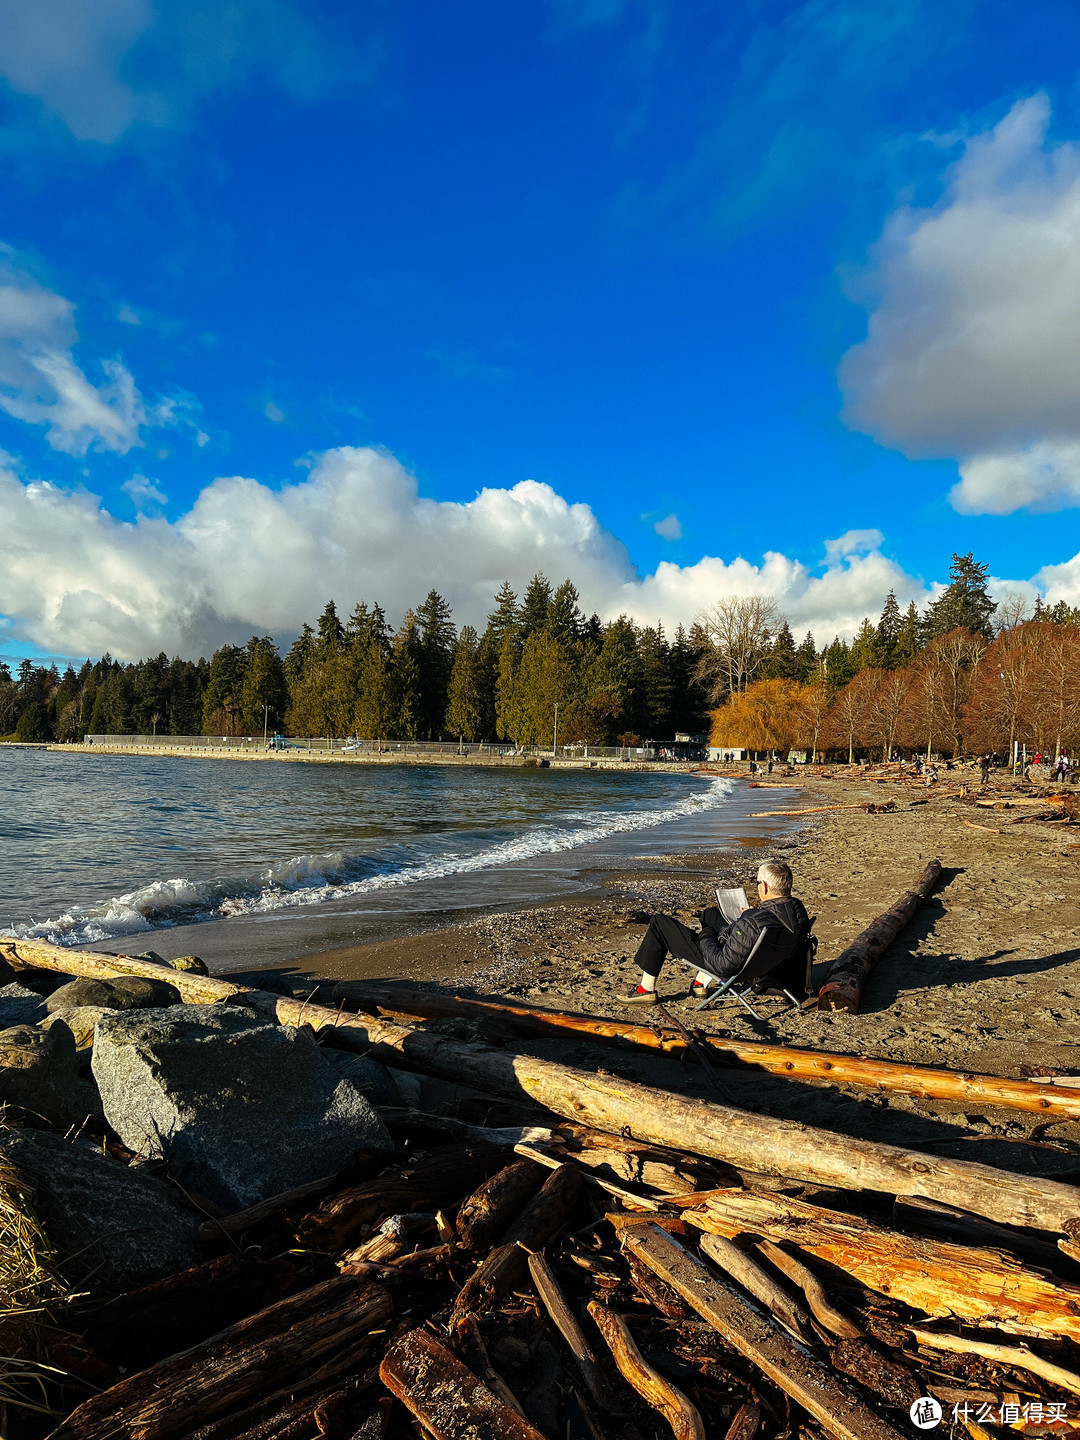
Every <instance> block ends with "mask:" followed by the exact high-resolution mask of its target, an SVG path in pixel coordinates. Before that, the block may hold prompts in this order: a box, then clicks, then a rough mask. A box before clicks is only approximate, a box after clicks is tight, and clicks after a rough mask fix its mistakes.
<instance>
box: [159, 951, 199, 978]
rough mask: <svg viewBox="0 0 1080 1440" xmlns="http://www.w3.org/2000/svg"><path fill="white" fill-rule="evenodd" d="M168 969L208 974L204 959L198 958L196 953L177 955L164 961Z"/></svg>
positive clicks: (193, 973) (191, 973)
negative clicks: (173, 958)
mask: <svg viewBox="0 0 1080 1440" xmlns="http://www.w3.org/2000/svg"><path fill="white" fill-rule="evenodd" d="M165 963H166V964H167V965H168V967H169V969H170V970H184V971H186V972H187V974H189V975H209V974H210V971H209V970H208V969H207V965H206V961H205V960H200V959H199V957H198V955H178V956H177V958H176V959H175V960H167V961H166V962H165Z"/></svg>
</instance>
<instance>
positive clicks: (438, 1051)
mask: <svg viewBox="0 0 1080 1440" xmlns="http://www.w3.org/2000/svg"><path fill="white" fill-rule="evenodd" d="M0 952H3V954H4V955H5V958H7V959H9V960H11V961H12V962H13V963H15V964H16V966H18V965H20V964H22V965H23V966H24V967H25V966H39V967H41V968H44V969H50V970H57V971H59V972H61V973H62V974H69V975H88V976H90V977H91V978H93V979H101V978H110V977H115V976H116V975H117V974H133V975H144V976H146V977H147V978H150V979H158V980H160V979H161V976H162V967H161V966H160V965H153V964H151V963H150V962H149V961H145V960H125V961H124V964H123V966H122V967H117V965H116V957H115V956H112V955H94V954H91V953H89V952H86V951H71V950H64V949H62V948H61V947H60V946H55V945H45V944H43V943H41V942H37V941H35V942H33V943H32V944H26V943H24V942H23V941H21V940H20V941H9V942H0ZM168 976H169V981H170V984H173V985H175V986H176V987H177V989H179V990H180V993H181V994H182V995H183V996H184V998H185V999H191V1000H193V1001H194V1002H195V1003H212V1002H213V1001H217V1000H226V999H235V998H236V997H240V996H245V997H246V998H247V999H248V1000H249V1001H251V1002H252V1003H255V1004H256V1005H257V1007H258V1008H259V1009H260V1010H261V1012H262V1013H266V1014H268V1015H272V1016H276V1017H277V1019H278V1020H279V1021H280V1022H281V1023H282V1024H283V1025H311V1026H313V1027H314V1028H315V1029H317V1030H321V1031H326V1032H329V1033H330V1034H331V1035H332V1036H333V1038H334V1040H335V1042H336V1043H337V1044H338V1045H340V1046H342V1047H343V1048H345V1049H350V1050H356V1051H359V1052H361V1053H364V1054H369V1055H370V1056H371V1057H372V1059H376V1060H382V1061H384V1062H387V1063H388V1064H390V1065H393V1066H396V1067H399V1068H402V1069H406V1070H416V1071H419V1072H420V1073H422V1074H427V1075H437V1076H441V1077H443V1078H445V1079H450V1080H455V1081H459V1082H465V1083H467V1084H473V1085H476V1086H477V1088H478V1089H483V1090H488V1091H491V1092H492V1093H495V1094H501V1095H506V1096H509V1097H511V1098H513V1099H518V1100H521V1099H525V1098H528V1099H531V1100H534V1101H536V1102H537V1103H538V1104H540V1105H544V1106H546V1107H547V1108H548V1109H549V1110H553V1111H554V1112H555V1113H556V1114H558V1115H563V1116H565V1117H566V1118H567V1119H568V1120H573V1121H575V1122H578V1123H581V1124H586V1125H590V1126H592V1127H594V1128H596V1129H600V1130H606V1131H609V1132H610V1133H611V1134H613V1135H621V1134H623V1133H628V1134H629V1135H631V1136H632V1138H633V1139H635V1140H637V1141H639V1142H645V1143H647V1144H653V1145H665V1146H668V1147H670V1148H672V1149H675V1150H683V1151H687V1152H689V1153H691V1154H696V1155H704V1156H708V1157H710V1158H712V1159H716V1160H725V1161H727V1162H728V1163H729V1164H731V1165H734V1166H736V1167H737V1168H739V1169H744V1170H751V1171H754V1172H756V1173H758V1174H763V1175H777V1176H783V1177H786V1178H789V1179H794V1180H801V1181H806V1182H809V1183H811V1184H818V1185H834V1186H839V1187H840V1188H842V1189H847V1190H877V1191H880V1192H882V1193H884V1194H888V1195H922V1196H924V1197H925V1198H926V1199H929V1200H938V1201H941V1202H942V1203H943V1204H946V1205H956V1206H959V1207H960V1208H962V1209H965V1210H970V1211H973V1212H974V1213H976V1214H979V1215H984V1216H986V1217H987V1218H988V1219H991V1220H997V1221H999V1222H1001V1223H1002V1224H1006V1225H1020V1226H1028V1227H1030V1228H1032V1229H1037V1230H1064V1227H1065V1222H1066V1221H1067V1220H1070V1219H1076V1218H1080V1193H1078V1192H1077V1190H1076V1189H1074V1188H1073V1187H1072V1186H1070V1185H1062V1184H1060V1183H1058V1182H1056V1181H1053V1180H1043V1179H1040V1178H1038V1177H1035V1176H1027V1175H1017V1174H1012V1173H1009V1172H1005V1171H1001V1170H995V1169H993V1168H992V1167H991V1166H989V1165H980V1164H977V1163H975V1162H973V1161H970V1160H951V1159H948V1158H946V1157H943V1156H937V1155H923V1154H920V1153H919V1152H918V1151H913V1150H905V1149H902V1148H901V1147H900V1146H897V1145H881V1144H877V1143H875V1142H874V1141H870V1140H853V1139H850V1138H848V1137H847V1136H844V1135H837V1134H834V1133H833V1132H831V1131H828V1130H821V1129H816V1128H814V1127H813V1126H809V1125H802V1124H800V1123H798V1122H797V1121H794V1120H777V1119H775V1118H773V1117H772V1116H768V1115H756V1114H750V1113H748V1112H746V1111H743V1110H739V1109H737V1108H736V1107H734V1106H730V1105H718V1104H715V1103H710V1102H705V1101H701V1100H690V1099H687V1098H686V1097H684V1096H682V1095H675V1094H671V1093H670V1092H668V1091H664V1090H656V1089H653V1088H652V1087H650V1086H647V1085H639V1084H636V1083H634V1082H633V1081H630V1080H622V1079H620V1078H619V1077H618V1076H614V1075H601V1074H596V1073H593V1072H590V1071H585V1070H576V1069H574V1068H573V1067H572V1066H569V1065H558V1064H555V1063H554V1062H553V1061H550V1060H535V1059H533V1058H532V1057H530V1056H526V1055H512V1054H508V1053H506V1052H505V1051H503V1050H494V1049H490V1048H487V1047H485V1046H481V1045H467V1044H463V1043H461V1042H460V1041H456V1040H451V1039H449V1038H447V1037H445V1036H442V1035H439V1034H436V1033H433V1032H431V1031H426V1030H412V1029H410V1028H409V1027H408V1026H404V1025H394V1024H391V1023H390V1022H389V1021H385V1020H379V1019H377V1018H376V1017H374V1016H369V1015H348V1014H343V1013H341V1012H339V1011H337V1010H331V1009H330V1008H329V1007H326V1006H321V1005H309V1004H301V1002H300V1001H298V1000H289V999H287V998H285V997H283V996H279V995H268V994H263V993H262V992H259V991H246V992H245V991H243V990H242V988H241V987H240V986H237V985H231V984H229V982H227V981H224V980H214V979H213V978H212V977H210V978H207V977H205V976H194V977H192V976H188V975H186V974H183V973H181V972H179V971H169V972H168ZM189 981H190V982H191V983H190V985H189V984H188V982H189ZM390 1208H394V1207H390Z"/></svg>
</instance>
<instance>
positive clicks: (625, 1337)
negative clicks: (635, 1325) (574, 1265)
mask: <svg viewBox="0 0 1080 1440" xmlns="http://www.w3.org/2000/svg"><path fill="white" fill-rule="evenodd" d="M589 1314H590V1315H591V1316H592V1318H593V1320H594V1321H595V1322H596V1328H597V1329H598V1330H599V1331H600V1334H601V1335H603V1337H604V1339H605V1340H606V1341H607V1344H608V1349H609V1350H610V1351H611V1353H612V1355H614V1357H615V1364H616V1365H618V1367H619V1372H620V1374H621V1375H622V1377H623V1379H624V1380H626V1381H628V1382H629V1383H630V1384H631V1385H632V1386H633V1387H634V1389H635V1390H636V1391H637V1392H638V1394H639V1395H640V1396H641V1397H642V1399H643V1400H646V1401H648V1403H649V1404H650V1405H651V1406H652V1407H653V1409H654V1410H659V1412H660V1414H661V1415H662V1416H663V1417H664V1419H665V1420H666V1421H667V1422H668V1424H669V1425H670V1426H671V1429H672V1432H673V1434H674V1436H675V1440H705V1426H704V1424H703V1423H702V1419H701V1413H700V1411H699V1410H698V1408H697V1406H696V1405H694V1404H693V1403H692V1402H691V1401H690V1400H688V1399H687V1397H686V1396H685V1395H684V1394H683V1393H682V1391H681V1390H679V1389H677V1388H676V1387H675V1386H674V1385H672V1383H671V1381H670V1380H665V1379H664V1377H663V1375H661V1374H660V1371H659V1370H654V1369H653V1367H652V1366H651V1365H650V1364H648V1362H647V1361H646V1359H645V1357H644V1355H642V1353H641V1351H640V1350H639V1349H638V1347H637V1345H636V1344H635V1343H634V1337H633V1335H631V1333H630V1327H629V1326H628V1325H627V1323H626V1321H625V1320H624V1319H623V1318H622V1316H621V1315H616V1314H615V1312H614V1311H613V1310H607V1309H605V1308H604V1306H603V1305H600V1304H598V1303H597V1301H595V1300H593V1301H592V1302H591V1303H590V1305H589Z"/></svg>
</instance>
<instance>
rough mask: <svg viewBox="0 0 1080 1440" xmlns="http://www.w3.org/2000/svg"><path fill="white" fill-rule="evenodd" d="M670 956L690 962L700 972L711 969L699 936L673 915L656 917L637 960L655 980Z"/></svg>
mask: <svg viewBox="0 0 1080 1440" xmlns="http://www.w3.org/2000/svg"><path fill="white" fill-rule="evenodd" d="M669 955H677V956H678V957H679V959H680V960H689V961H690V963H691V965H696V966H697V968H698V969H699V970H708V969H710V968H711V967H710V966H709V963H708V961H707V960H706V959H705V956H704V955H703V954H702V953H701V946H700V945H699V944H698V937H697V935H696V934H695V932H694V931H693V930H691V929H690V927H689V926H688V925H684V924H683V923H682V921H681V920H676V919H675V918H674V916H672V915H654V916H653V917H652V919H651V920H650V921H649V928H648V929H647V930H646V931H645V935H644V938H643V939H642V942H641V944H640V945H639V946H638V952H637V955H636V956H635V957H634V958H635V960H636V961H637V963H638V965H640V966H641V969H642V971H643V972H644V973H645V974H646V975H651V976H652V977H653V979H655V978H656V976H657V975H659V974H660V967H661V965H663V963H664V961H665V960H666V959H667V957H668V956H669Z"/></svg>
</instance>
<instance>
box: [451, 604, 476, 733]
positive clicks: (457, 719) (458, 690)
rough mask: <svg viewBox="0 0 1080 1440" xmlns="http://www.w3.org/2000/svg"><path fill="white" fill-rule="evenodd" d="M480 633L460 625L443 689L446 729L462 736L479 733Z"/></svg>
mask: <svg viewBox="0 0 1080 1440" xmlns="http://www.w3.org/2000/svg"><path fill="white" fill-rule="evenodd" d="M480 698H481V696H480V637H479V636H478V635H477V633H476V631H475V630H474V629H473V627H472V626H471V625H463V626H462V627H461V634H460V635H459V636H458V640H457V645H456V646H455V648H454V668H453V670H452V671H451V673H450V687H449V690H448V692H447V704H446V729H447V731H448V732H449V733H450V734H451V735H457V736H458V738H459V739H463V740H479V739H480V738H481V737H480Z"/></svg>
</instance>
